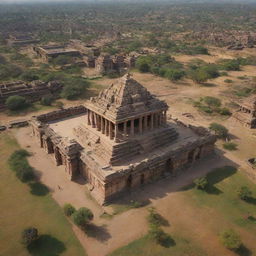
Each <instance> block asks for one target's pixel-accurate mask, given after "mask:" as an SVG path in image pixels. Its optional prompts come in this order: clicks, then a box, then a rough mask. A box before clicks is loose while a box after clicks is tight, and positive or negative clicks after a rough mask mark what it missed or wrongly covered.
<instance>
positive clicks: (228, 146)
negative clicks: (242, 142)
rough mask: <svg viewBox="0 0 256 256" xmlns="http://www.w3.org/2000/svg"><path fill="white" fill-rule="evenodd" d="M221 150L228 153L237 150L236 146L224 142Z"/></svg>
mask: <svg viewBox="0 0 256 256" xmlns="http://www.w3.org/2000/svg"><path fill="white" fill-rule="evenodd" d="M223 148H225V149H227V150H230V151H233V150H237V144H236V143H233V142H226V143H224V144H223Z"/></svg>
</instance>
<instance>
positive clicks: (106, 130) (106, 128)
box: [105, 119, 109, 136]
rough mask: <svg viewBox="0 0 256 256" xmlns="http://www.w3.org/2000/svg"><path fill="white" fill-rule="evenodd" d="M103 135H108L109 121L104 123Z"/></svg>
mask: <svg viewBox="0 0 256 256" xmlns="http://www.w3.org/2000/svg"><path fill="white" fill-rule="evenodd" d="M105 134H106V135H107V136H108V135H109V121H108V120H107V119H106V121H105Z"/></svg>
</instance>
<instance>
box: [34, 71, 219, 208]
mask: <svg viewBox="0 0 256 256" xmlns="http://www.w3.org/2000/svg"><path fill="white" fill-rule="evenodd" d="M167 110H168V106H167V104H166V103H165V102H164V101H161V100H159V99H157V98H156V97H155V96H153V95H152V94H151V93H150V92H148V91H147V90H146V88H144V87H143V86H142V85H141V84H139V83H138V82H137V81H135V80H134V79H133V78H132V77H131V76H130V75H129V74H127V75H125V76H124V77H122V78H121V79H120V80H119V81H118V82H117V83H115V84H112V85H111V86H110V87H109V88H107V89H105V90H103V91H102V92H101V93H100V94H99V95H98V96H97V97H93V98H91V99H90V100H89V101H88V102H86V103H85V106H79V107H76V108H70V109H64V110H60V111H56V112H51V113H48V114H45V115H41V116H37V117H34V118H33V120H32V121H31V126H32V128H33V134H34V135H35V137H36V138H37V140H38V142H39V145H40V146H41V147H43V148H45V150H46V152H47V153H49V154H52V156H53V157H54V161H55V162H56V164H57V165H64V166H65V170H66V173H67V175H68V177H69V178H70V179H71V180H74V179H75V177H76V176H77V175H81V176H83V177H84V178H85V180H86V181H87V183H88V184H89V186H90V190H91V193H92V195H93V196H94V197H95V199H96V200H97V201H98V202H100V203H102V204H103V203H105V202H108V201H110V200H112V199H114V198H116V197H119V196H120V194H121V193H124V192H126V191H130V190H132V189H134V188H135V187H139V186H141V185H143V184H145V183H148V182H151V181H153V180H155V179H157V178H160V177H166V176H170V177H171V176H175V175H177V174H179V172H180V171H181V170H184V169H186V168H187V167H188V166H190V165H191V164H193V163H194V162H195V161H197V160H199V159H201V158H203V157H205V156H206V155H208V154H212V153H213V151H214V143H215V141H216V137H215V136H214V135H212V134H211V133H210V132H209V130H207V129H205V128H202V127H195V126H191V125H189V124H184V123H181V122H180V121H177V120H176V121H175V120H168V121H167Z"/></svg>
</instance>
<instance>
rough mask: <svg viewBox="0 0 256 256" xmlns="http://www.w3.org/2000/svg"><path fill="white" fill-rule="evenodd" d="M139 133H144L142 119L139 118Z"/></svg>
mask: <svg viewBox="0 0 256 256" xmlns="http://www.w3.org/2000/svg"><path fill="white" fill-rule="evenodd" d="M139 132H140V133H142V117H140V118H139Z"/></svg>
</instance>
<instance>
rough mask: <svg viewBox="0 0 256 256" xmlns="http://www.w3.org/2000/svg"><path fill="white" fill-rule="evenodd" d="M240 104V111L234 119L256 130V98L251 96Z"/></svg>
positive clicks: (235, 114) (234, 115)
mask: <svg viewBox="0 0 256 256" xmlns="http://www.w3.org/2000/svg"><path fill="white" fill-rule="evenodd" d="M238 104H239V109H238V111H237V112H235V113H234V114H233V117H234V118H235V119H236V120H238V121H239V122H240V123H241V124H243V125H244V126H246V127H249V128H251V129H253V128H256V97H255V96H251V97H249V98H247V99H246V100H245V101H243V102H240V103H238Z"/></svg>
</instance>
